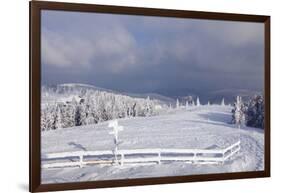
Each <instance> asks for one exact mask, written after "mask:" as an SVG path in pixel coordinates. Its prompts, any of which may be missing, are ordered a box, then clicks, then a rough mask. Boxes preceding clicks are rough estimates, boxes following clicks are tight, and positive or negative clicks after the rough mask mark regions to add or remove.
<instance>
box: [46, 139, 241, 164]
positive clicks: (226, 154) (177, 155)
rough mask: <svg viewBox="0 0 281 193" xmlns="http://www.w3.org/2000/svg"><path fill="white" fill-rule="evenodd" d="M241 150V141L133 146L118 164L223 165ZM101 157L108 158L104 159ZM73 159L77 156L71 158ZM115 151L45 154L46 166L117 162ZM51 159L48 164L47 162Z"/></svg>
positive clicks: (124, 152) (119, 159) (123, 152)
mask: <svg viewBox="0 0 281 193" xmlns="http://www.w3.org/2000/svg"><path fill="white" fill-rule="evenodd" d="M239 150H240V141H238V142H236V143H234V144H233V145H231V146H229V147H227V148H225V149H132V150H118V151H117V152H116V154H117V158H118V163H115V164H120V165H123V164H143V163H158V164H161V163H165V162H171V161H183V162H186V163H192V164H223V163H224V162H225V161H226V160H228V159H230V158H231V157H232V156H233V155H234V154H235V153H237V152H238V151H239ZM87 157H88V158H87ZM101 157H105V158H104V159H102V158H101ZM71 159H74V160H72V161H71ZM114 159H115V154H114V153H113V151H76V152H63V153H49V154H43V155H42V165H41V167H42V168H59V167H75V166H76V167H77V166H78V167H83V166H85V165H90V164H114ZM46 162H47V163H46Z"/></svg>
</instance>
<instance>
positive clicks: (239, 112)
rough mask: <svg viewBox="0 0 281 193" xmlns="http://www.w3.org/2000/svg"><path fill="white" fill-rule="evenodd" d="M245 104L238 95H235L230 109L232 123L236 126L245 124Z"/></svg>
mask: <svg viewBox="0 0 281 193" xmlns="http://www.w3.org/2000/svg"><path fill="white" fill-rule="evenodd" d="M245 121H246V120H245V106H244V104H243V101H242V98H241V97H240V96H237V97H236V102H235V103H234V109H233V110H232V123H234V124H236V125H237V126H238V128H240V127H241V126H243V125H245Z"/></svg>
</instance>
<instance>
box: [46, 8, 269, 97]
mask: <svg viewBox="0 0 281 193" xmlns="http://www.w3.org/2000/svg"><path fill="white" fill-rule="evenodd" d="M41 45H42V47H41V53H42V54H41V55H42V80H43V83H44V84H58V83H66V82H82V83H90V84H94V85H97V86H101V87H106V88H111V89H116V90H125V91H130V92H152V91H158V90H169V89H171V88H178V89H188V88H196V89H198V90H204V89H209V90H212V89H224V88H226V87H227V88H245V87H247V88H246V89H263V85H262V84H263V57H264V56H263V24H259V23H247V22H226V21H211V20H195V19H179V18H163V17H147V16H126V15H111V14H93V13H77V12H59V11H43V14H42V44H41ZM171 90H172V89H171Z"/></svg>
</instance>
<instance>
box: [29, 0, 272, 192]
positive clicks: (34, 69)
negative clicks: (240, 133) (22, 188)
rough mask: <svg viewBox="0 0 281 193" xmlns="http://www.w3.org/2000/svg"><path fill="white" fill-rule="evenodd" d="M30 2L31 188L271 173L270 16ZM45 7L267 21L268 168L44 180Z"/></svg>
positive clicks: (179, 180) (53, 189)
mask: <svg viewBox="0 0 281 193" xmlns="http://www.w3.org/2000/svg"><path fill="white" fill-rule="evenodd" d="M29 3H30V6H29V8H30V37H29V39H30V46H29V48H30V66H29V69H30V80H29V82H30V92H29V96H30V97H29V104H30V106H29V108H30V114H29V117H30V120H29V123H30V131H29V133H30V141H29V142H30V144H29V147H30V155H29V156H30V158H29V160H30V162H29V169H30V175H29V181H30V183H29V184H30V188H29V190H30V192H44V191H58V190H74V189H88V188H105V187H121V186H135V185H151V184H166V183H183V182H196V181H212V180H229V179H242V178H259V177H270V16H264V15H246V14H231V13H214V12H200V11H183V10H168V9H153V8H136V7H121V6H105V5H92V4H78V3H77V4H76V3H61V2H46V1H42V2H41V1H31V2H29ZM41 10H61V11H76V12H94V13H110V14H127V15H146V16H162V17H176V18H194V19H209V20H225V21H247V22H259V23H263V24H264V32H265V33H264V34H265V36H264V45H265V46H264V55H265V57H264V80H265V81H264V97H265V130H264V131H265V133H264V134H265V142H264V145H265V146H264V171H253V172H237V173H223V174H204V175H190V176H175V177H156V178H142V179H120V180H107V181H91V182H90V181H89V182H75V183H62V184H41V182H40V178H41V173H40V172H41V162H40V155H41V154H40V152H41V150H40V100H41V99H40V97H41V89H40V88H41V64H40V62H41V60H40V59H41V55H40V47H41V45H40V42H41V39H40V38H41V37H40V34H41V32H40V26H41V17H40V16H41V14H40V13H41Z"/></svg>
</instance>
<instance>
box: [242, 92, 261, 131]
mask: <svg viewBox="0 0 281 193" xmlns="http://www.w3.org/2000/svg"><path fill="white" fill-rule="evenodd" d="M246 115H247V126H250V127H258V128H264V99H263V96H260V95H256V96H254V97H253V98H251V99H250V102H249V104H248V108H247V114H246Z"/></svg>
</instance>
